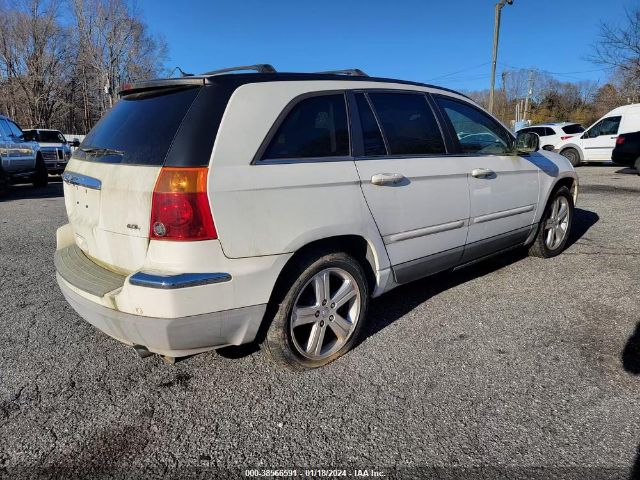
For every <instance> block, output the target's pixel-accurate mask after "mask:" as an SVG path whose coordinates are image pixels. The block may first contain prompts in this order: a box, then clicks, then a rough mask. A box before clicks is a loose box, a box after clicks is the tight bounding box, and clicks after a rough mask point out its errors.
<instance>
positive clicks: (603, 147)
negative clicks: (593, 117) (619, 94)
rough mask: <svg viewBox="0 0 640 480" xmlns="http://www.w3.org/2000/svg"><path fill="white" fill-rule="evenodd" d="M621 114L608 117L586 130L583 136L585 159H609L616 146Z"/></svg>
mask: <svg viewBox="0 0 640 480" xmlns="http://www.w3.org/2000/svg"><path fill="white" fill-rule="evenodd" d="M621 119H622V117H621V116H619V115H617V116H615V117H606V118H603V119H602V120H600V121H599V122H598V123H596V124H595V125H594V126H592V127H591V128H590V129H589V130H587V131H586V132H584V133H583V134H582V137H581V144H582V150H583V152H584V159H585V160H587V161H594V160H595V161H608V160H611V154H612V153H613V149H614V148H615V146H616V139H617V138H618V129H619V128H620V120H621Z"/></svg>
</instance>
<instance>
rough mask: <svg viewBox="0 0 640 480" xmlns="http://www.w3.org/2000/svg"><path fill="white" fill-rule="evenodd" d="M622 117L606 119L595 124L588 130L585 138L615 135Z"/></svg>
mask: <svg viewBox="0 0 640 480" xmlns="http://www.w3.org/2000/svg"><path fill="white" fill-rule="evenodd" d="M621 119H622V117H620V116H618V117H607V118H603V119H602V120H600V121H599V122H598V123H596V124H595V125H594V126H593V127H591V129H589V130H588V134H589V135H588V137H587V138H595V137H599V136H601V135H617V134H618V128H619V127H620V120H621Z"/></svg>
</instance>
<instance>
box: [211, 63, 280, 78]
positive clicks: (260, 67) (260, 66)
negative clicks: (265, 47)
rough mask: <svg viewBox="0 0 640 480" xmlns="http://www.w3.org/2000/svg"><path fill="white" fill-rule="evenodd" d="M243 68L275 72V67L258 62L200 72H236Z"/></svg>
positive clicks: (216, 73) (213, 73)
mask: <svg viewBox="0 0 640 480" xmlns="http://www.w3.org/2000/svg"><path fill="white" fill-rule="evenodd" d="M243 70H255V71H256V72H258V73H276V69H275V68H273V66H272V65H269V64H268V63H258V64H256V65H243V66H241V67H229V68H221V69H220V70H211V71H210V72H205V73H202V74H201V75H222V74H223V73H228V72H238V71H243Z"/></svg>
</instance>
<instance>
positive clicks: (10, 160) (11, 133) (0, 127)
mask: <svg viewBox="0 0 640 480" xmlns="http://www.w3.org/2000/svg"><path fill="white" fill-rule="evenodd" d="M48 179H49V176H48V174H47V167H46V166H45V164H44V160H43V158H42V154H41V153H40V146H39V145H38V143H37V142H34V141H30V140H27V139H26V138H25V136H24V133H23V132H22V130H21V129H20V127H19V126H18V125H17V124H16V123H15V122H13V121H12V120H11V119H9V118H7V117H4V116H2V115H0V196H1V195H3V194H5V193H6V192H7V188H8V187H9V185H11V184H14V183H33V185H34V186H35V187H44V186H46V185H47V183H48Z"/></svg>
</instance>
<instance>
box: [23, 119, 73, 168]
mask: <svg viewBox="0 0 640 480" xmlns="http://www.w3.org/2000/svg"><path fill="white" fill-rule="evenodd" d="M24 135H25V138H26V139H28V140H34V141H36V142H38V144H39V145H40V153H41V154H42V158H43V160H44V164H45V166H46V167H47V170H48V171H49V174H51V175H60V174H61V173H62V172H63V171H64V169H65V167H66V166H67V162H68V161H69V159H70V158H71V146H74V147H77V146H78V145H80V142H79V141H78V140H77V139H76V140H74V141H72V142H71V143H69V142H67V139H66V138H65V137H64V135H63V134H62V133H60V132H59V131H58V130H51V129H48V128H33V129H26V130H24Z"/></svg>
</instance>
